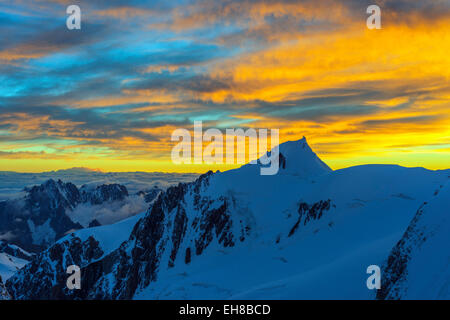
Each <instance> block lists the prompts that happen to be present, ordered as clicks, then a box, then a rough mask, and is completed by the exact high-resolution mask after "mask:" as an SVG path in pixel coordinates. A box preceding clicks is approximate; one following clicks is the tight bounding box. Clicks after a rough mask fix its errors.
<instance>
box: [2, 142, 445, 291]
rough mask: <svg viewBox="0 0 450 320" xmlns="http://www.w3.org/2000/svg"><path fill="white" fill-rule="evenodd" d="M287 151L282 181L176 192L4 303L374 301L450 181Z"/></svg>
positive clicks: (98, 234)
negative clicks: (414, 227)
mask: <svg viewBox="0 0 450 320" xmlns="http://www.w3.org/2000/svg"><path fill="white" fill-rule="evenodd" d="M279 148H280V149H279V150H280V158H279V159H280V171H279V174H277V175H274V176H261V175H259V170H258V166H257V165H250V164H249V165H245V166H243V167H241V168H239V169H235V170H230V171H226V172H217V173H213V172H208V173H206V174H204V175H202V176H200V177H199V178H198V179H197V180H196V181H194V182H192V183H180V184H179V185H177V186H172V187H169V188H168V189H167V190H165V191H163V192H161V193H159V195H158V197H157V199H156V200H155V201H154V202H153V203H152V204H151V205H150V208H149V209H148V211H147V212H146V213H145V214H143V215H142V216H139V217H136V221H133V220H128V222H130V221H132V222H133V223H134V225H133V227H130V225H131V222H130V224H127V225H128V227H127V228H124V230H125V229H127V230H129V232H121V233H120V237H118V239H117V238H116V239H115V241H114V243H113V242H112V240H111V237H109V236H105V232H106V231H105V230H107V229H102V228H106V227H99V228H93V229H86V230H80V231H76V232H74V233H73V234H70V235H68V236H66V237H64V238H63V239H61V240H60V241H58V243H57V244H56V245H54V246H53V247H51V248H49V249H48V250H46V251H44V252H42V253H40V254H39V255H38V256H37V257H36V259H35V260H34V261H33V263H31V264H29V265H27V266H26V267H25V268H23V269H21V270H20V271H19V272H18V273H16V274H15V275H14V276H13V277H12V278H10V279H9V280H8V281H7V288H8V291H9V292H10V294H11V295H12V296H13V297H14V298H16V299H17V298H20V299H36V298H47V299H57V298H67V299H70V298H82V299H226V298H244V299H260V298H263V299H279V298H281V299H312V298H319V299H328V298H337V299H346V298H352V299H369V298H374V296H375V294H374V292H373V291H370V290H368V289H367V287H366V279H367V276H368V275H367V274H366V268H367V266H369V265H373V264H378V265H380V266H382V265H383V263H384V261H386V259H387V257H388V256H389V254H390V251H391V249H392V248H393V247H394V246H395V245H396V243H397V242H398V241H399V239H400V238H401V237H402V235H403V233H404V232H405V230H406V229H407V227H408V225H409V223H410V222H411V220H412V219H413V217H414V215H415V214H416V212H417V210H418V208H419V207H420V206H421V205H422V204H423V203H424V202H426V201H430V199H433V197H435V196H434V194H435V193H436V190H439V188H440V186H441V185H445V184H446V183H447V181H448V180H449V176H450V172H449V171H430V170H426V169H423V168H404V167H400V166H395V165H367V166H357V167H351V168H347V169H342V170H336V171H332V170H331V169H329V168H328V166H326V164H324V163H323V162H322V161H321V160H320V159H319V158H318V157H317V156H316V155H315V154H314V153H313V152H312V150H311V149H310V148H309V146H308V145H307V143H306V139H302V140H299V141H297V142H288V143H286V144H282V145H280V147H279ZM443 201H444V202H445V201H449V200H448V198H447V199H444V200H443ZM441 205H442V204H441ZM130 219H131V218H130ZM113 226H115V225H112V226H108V227H113ZM128 228H129V229H128ZM90 230H92V231H90ZM83 232H88V234H89V237H87V238H86V236H84V237H82V236H81V233H83ZM85 235H86V234H85ZM119 240H120V241H119ZM82 244H84V249H83V250H80V249H77V248H82V247H83V246H82ZM105 248H107V249H105ZM69 262H70V263H71V264H72V263H74V264H78V265H79V266H80V267H81V268H82V275H83V276H82V290H74V291H70V290H68V289H67V288H65V286H64V285H65V282H64V279H65V277H66V274H65V273H64V271H65V268H66V267H67V266H66V264H67V263H69ZM38 269H39V270H40V272H38V273H36V270H38ZM52 275H53V277H52ZM55 277H56V279H57V281H56V282H53V279H54V278H55ZM50 279H52V280H51V281H50Z"/></svg>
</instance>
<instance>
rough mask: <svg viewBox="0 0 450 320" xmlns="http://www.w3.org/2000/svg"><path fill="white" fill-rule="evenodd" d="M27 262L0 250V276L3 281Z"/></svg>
mask: <svg viewBox="0 0 450 320" xmlns="http://www.w3.org/2000/svg"><path fill="white" fill-rule="evenodd" d="M27 263H28V261H27V260H23V259H20V258H17V257H13V256H11V255H9V254H7V253H4V252H0V277H1V278H2V279H3V281H6V280H8V279H9V278H11V276H12V275H13V274H14V273H15V272H16V271H17V270H19V269H20V268H22V267H23V266H24V265H26V264H27Z"/></svg>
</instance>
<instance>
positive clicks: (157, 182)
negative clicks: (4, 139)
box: [0, 168, 199, 201]
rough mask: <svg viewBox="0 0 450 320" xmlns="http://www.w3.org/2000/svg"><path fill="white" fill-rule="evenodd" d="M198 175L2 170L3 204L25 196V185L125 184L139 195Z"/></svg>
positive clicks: (1, 189)
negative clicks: (67, 183) (55, 183)
mask: <svg viewBox="0 0 450 320" xmlns="http://www.w3.org/2000/svg"><path fill="white" fill-rule="evenodd" d="M198 176H199V175H198V174H192V173H162V172H102V171H99V170H92V169H88V168H72V169H65V170H57V171H49V172H41V173H22V172H12V171H0V201H1V200H7V199H15V198H18V197H21V196H23V188H24V187H25V186H35V185H39V184H43V183H45V182H46V181H47V180H49V179H52V180H55V181H57V180H62V181H64V182H71V183H73V184H74V185H76V186H77V187H81V186H82V185H84V184H92V185H102V184H121V185H123V186H125V187H126V188H127V190H128V192H129V193H130V194H135V193H137V192H139V191H141V190H146V189H151V188H153V186H157V187H159V188H163V189H165V188H167V187H169V186H171V185H173V184H177V183H179V182H191V181H194V180H195V179H196V178H197V177H198Z"/></svg>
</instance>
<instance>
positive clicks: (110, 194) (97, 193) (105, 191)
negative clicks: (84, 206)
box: [80, 184, 128, 205]
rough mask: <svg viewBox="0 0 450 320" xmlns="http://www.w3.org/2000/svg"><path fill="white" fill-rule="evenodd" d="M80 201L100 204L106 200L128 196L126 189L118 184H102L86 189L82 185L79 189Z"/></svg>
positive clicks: (115, 199)
mask: <svg viewBox="0 0 450 320" xmlns="http://www.w3.org/2000/svg"><path fill="white" fill-rule="evenodd" d="M80 194H81V199H82V202H89V203H91V204H94V205H95V204H102V203H103V202H106V201H118V200H123V199H125V198H126V197H128V190H127V188H126V187H125V186H122V185H120V184H103V185H100V186H97V187H96V188H95V189H94V190H86V188H85V187H84V186H82V187H81V189H80Z"/></svg>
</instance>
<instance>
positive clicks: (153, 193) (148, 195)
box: [137, 186, 163, 203]
mask: <svg viewBox="0 0 450 320" xmlns="http://www.w3.org/2000/svg"><path fill="white" fill-rule="evenodd" d="M162 191H163V190H162V189H160V188H158V187H157V186H154V187H153V188H152V189H149V190H145V191H139V192H138V193H137V194H138V195H139V196H141V197H144V200H145V202H147V203H150V202H152V201H153V200H155V199H156V197H158V195H159V194H160V193H161V192H162Z"/></svg>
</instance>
